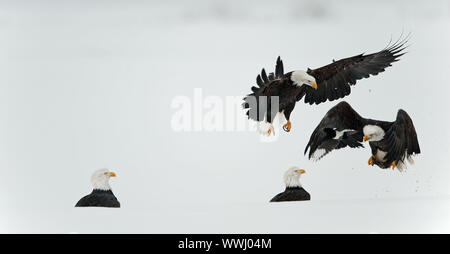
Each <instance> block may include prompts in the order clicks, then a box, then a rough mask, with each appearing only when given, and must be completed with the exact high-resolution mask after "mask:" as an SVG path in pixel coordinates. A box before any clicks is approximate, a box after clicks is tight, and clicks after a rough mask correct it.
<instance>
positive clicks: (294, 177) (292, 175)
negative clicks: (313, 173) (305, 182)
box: [284, 167, 306, 187]
mask: <svg viewBox="0 0 450 254" xmlns="http://www.w3.org/2000/svg"><path fill="white" fill-rule="evenodd" d="M304 173H306V171H305V170H304V169H299V168H297V167H291V168H290V169H288V170H287V171H286V173H284V183H285V184H286V187H301V185H300V181H299V179H300V176H301V175H302V174H304Z"/></svg>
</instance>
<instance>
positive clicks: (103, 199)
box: [75, 169, 120, 207]
mask: <svg viewBox="0 0 450 254" xmlns="http://www.w3.org/2000/svg"><path fill="white" fill-rule="evenodd" d="M115 176H116V174H115V173H114V172H111V171H109V170H108V169H99V170H97V171H95V172H94V173H93V174H92V177H91V183H92V187H93V190H92V192H91V193H90V194H89V195H87V196H84V197H82V198H81V199H80V200H79V201H78V202H77V204H76V205H75V207H91V206H97V207H120V203H119V201H118V200H117V198H116V196H114V193H113V192H112V190H111V187H110V186H109V179H110V178H111V177H115Z"/></svg>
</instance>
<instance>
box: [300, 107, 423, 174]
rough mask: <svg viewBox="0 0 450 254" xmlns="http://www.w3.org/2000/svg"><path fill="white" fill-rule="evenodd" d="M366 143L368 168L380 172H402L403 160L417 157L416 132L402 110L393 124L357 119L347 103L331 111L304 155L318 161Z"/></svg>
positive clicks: (312, 138) (311, 139) (315, 131)
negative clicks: (374, 167)
mask: <svg viewBox="0 0 450 254" xmlns="http://www.w3.org/2000/svg"><path fill="white" fill-rule="evenodd" d="M363 141H369V145H370V148H371V149H372V156H371V157H370V159H369V162H368V164H369V165H371V166H373V165H377V166H379V167H380V168H389V167H391V168H392V169H395V168H396V167H397V169H398V170H399V171H402V170H403V168H405V165H406V164H405V159H407V160H408V161H409V162H410V163H413V162H414V161H413V160H412V158H411V156H412V155H414V154H419V153H420V147H419V141H418V140H417V134H416V130H415V128H414V125H413V122H412V120H411V118H410V117H409V115H408V114H407V113H406V112H405V111H404V110H402V109H400V110H399V111H398V113H397V119H396V120H395V121H394V122H387V121H378V120H373V119H368V118H363V117H361V116H360V115H359V114H358V113H357V112H356V111H355V110H354V109H353V108H352V107H351V106H350V105H349V104H348V103H347V102H345V101H343V102H340V103H339V104H337V105H336V106H334V107H333V108H331V109H330V110H329V111H328V112H327V114H326V115H325V117H324V118H323V119H322V121H321V122H320V123H319V125H318V126H317V127H316V129H315V130H314V132H313V133H312V135H311V137H310V139H309V142H308V144H307V145H306V149H305V154H306V152H307V151H308V149H309V156H308V158H309V159H312V158H313V159H316V160H319V159H321V158H322V157H323V156H325V155H326V154H328V153H329V152H331V151H332V150H333V149H340V148H344V147H347V146H349V147H352V148H356V147H363V145H362V144H361V143H362V142H363Z"/></svg>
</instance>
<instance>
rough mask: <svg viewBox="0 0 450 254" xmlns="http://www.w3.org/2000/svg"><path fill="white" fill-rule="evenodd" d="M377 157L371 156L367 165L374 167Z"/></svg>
mask: <svg viewBox="0 0 450 254" xmlns="http://www.w3.org/2000/svg"><path fill="white" fill-rule="evenodd" d="M374 160H375V156H373V155H372V156H370V158H369V161H368V162H367V164H369V166H373V164H375V161H374Z"/></svg>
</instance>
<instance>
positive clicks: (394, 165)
mask: <svg viewBox="0 0 450 254" xmlns="http://www.w3.org/2000/svg"><path fill="white" fill-rule="evenodd" d="M396 166H397V165H396V164H395V161H393V162H392V163H391V165H390V166H389V168H392V170H394V169H395V167H396Z"/></svg>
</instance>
